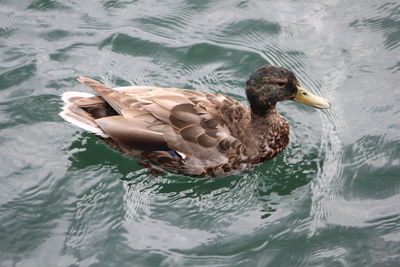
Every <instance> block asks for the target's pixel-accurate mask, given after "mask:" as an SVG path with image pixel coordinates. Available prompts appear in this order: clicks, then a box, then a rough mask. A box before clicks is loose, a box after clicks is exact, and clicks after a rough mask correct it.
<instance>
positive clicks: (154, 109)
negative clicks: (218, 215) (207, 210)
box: [60, 66, 297, 177]
mask: <svg viewBox="0 0 400 267" xmlns="http://www.w3.org/2000/svg"><path fill="white" fill-rule="evenodd" d="M268 67H269V68H268ZM268 67H267V69H265V67H264V69H263V68H260V69H259V70H258V71H257V72H256V73H255V74H253V75H252V76H251V77H250V79H249V80H248V82H247V89H246V93H247V96H248V99H249V102H250V106H246V105H244V104H242V103H240V102H238V101H236V100H234V99H232V98H231V97H229V96H226V95H222V94H212V93H206V92H200V91H196V90H189V89H178V88H162V87H153V86H128V87H120V88H115V89H113V88H110V87H107V86H105V85H103V84H101V83H99V82H97V81H95V80H92V79H90V78H86V77H80V78H79V79H78V81H80V82H82V83H84V84H85V85H87V86H89V87H91V88H92V89H93V90H94V91H95V92H96V93H97V94H98V95H97V96H95V95H91V94H86V93H81V92H66V93H64V94H63V96H62V99H63V101H64V102H65V105H64V107H63V111H62V112H61V113H60V115H61V117H63V118H64V119H65V120H66V121H68V122H70V123H72V124H75V125H77V126H79V127H81V128H83V129H85V130H88V131H90V132H92V133H94V134H96V135H97V136H98V137H99V138H101V140H102V141H104V142H105V143H107V144H109V145H110V146H112V147H113V148H116V149H118V150H120V151H123V152H125V153H128V154H131V155H134V156H136V157H139V158H141V159H144V160H145V161H146V162H147V163H150V164H152V165H156V166H159V167H161V168H163V169H165V170H167V171H170V172H174V173H181V174H184V175H189V176H195V177H219V176H226V175H229V174H233V173H238V172H242V171H244V170H246V169H249V168H251V167H252V166H255V165H258V164H260V163H262V162H264V161H265V160H268V159H271V158H273V157H275V156H276V155H277V154H279V153H280V152H281V151H282V150H283V149H284V148H285V147H286V146H287V144H288V142H289V125H288V122H287V120H286V119H285V118H284V117H283V116H281V115H280V114H279V112H278V111H277V110H276V107H275V104H276V102H277V101H280V100H282V99H280V98H284V99H283V100H289V99H293V98H295V97H296V93H297V84H296V82H297V81H295V82H294V81H292V83H293V84H290V81H289V80H290V79H288V77H289V78H292V79H293V78H294V75H293V74H292V73H291V72H289V71H287V70H285V69H282V68H279V67H275V66H272V67H271V66H268ZM271 68H272V69H271ZM266 70H267V74H266V73H265V71H266ZM268 70H269V71H268ZM271 70H272V71H277V72H279V73H280V74H281V75H283V76H285V77H286V76H287V77H286V78H285V77H284V78H285V79H283V80H285V83H287V84H288V85H290V86H292V87H293V88H285V89H284V90H278V89H282V88H281V87H282V83H281V82H277V80H279V81H281V80H282V79H280V78H279V74H278V75H276V74H274V75H272V76H273V77H275V78H274V79H275V80H274V81H273V82H274V84H277V90H278V91H277V92H278V93H277V92H274V91H273V88H269V87H271V86H270V85H271V84H269V85H268V83H270V81H269V82H267V84H265V82H263V80H265V77H270V78H271V77H272V76H271V75H270V74H268V73H271ZM281 70H283V72H282V71H281ZM289 74H291V75H289ZM273 77H272V78H273ZM277 77H278V78H277ZM294 79H295V78H294ZM278 83H279V84H278ZM266 85H268V86H267V87H268V88H264V89H263V88H260V86H261V87H262V86H264V87H265V86H266ZM281 91H287V92H284V93H282V92H281ZM265 92H267V94H266V93H265ZM271 92H272V93H271ZM275 98H276V99H275Z"/></svg>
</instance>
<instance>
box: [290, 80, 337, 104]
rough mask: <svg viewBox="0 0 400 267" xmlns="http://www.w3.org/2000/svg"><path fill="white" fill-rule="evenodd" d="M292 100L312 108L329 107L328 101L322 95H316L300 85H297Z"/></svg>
mask: <svg viewBox="0 0 400 267" xmlns="http://www.w3.org/2000/svg"><path fill="white" fill-rule="evenodd" d="M293 100H294V101H297V102H300V103H303V104H306V105H309V106H312V107H314V108H321V109H323V108H330V107H331V104H329V101H328V100H327V99H325V98H323V97H319V96H316V95H314V94H312V93H310V92H309V91H307V90H306V89H305V88H303V87H301V86H300V85H298V86H297V93H296V96H295V97H294V99H293Z"/></svg>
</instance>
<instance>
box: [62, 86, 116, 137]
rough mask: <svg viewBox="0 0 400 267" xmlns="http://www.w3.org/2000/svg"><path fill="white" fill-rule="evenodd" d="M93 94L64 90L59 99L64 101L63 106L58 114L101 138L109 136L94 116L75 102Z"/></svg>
mask: <svg viewBox="0 0 400 267" xmlns="http://www.w3.org/2000/svg"><path fill="white" fill-rule="evenodd" d="M92 97H94V95H92V94H88V93H83V92H72V91H69V92H65V93H63V95H62V97H61V99H62V100H63V101H64V106H63V107H62V111H61V112H60V113H59V115H60V116H61V117H62V118H63V119H64V120H66V121H67V122H69V123H71V124H73V125H75V126H78V127H79V128H82V129H84V130H86V131H89V132H91V133H93V134H95V135H98V136H100V137H103V138H108V137H109V136H108V135H107V134H106V133H105V132H104V131H103V130H102V129H101V128H100V127H99V126H98V125H97V123H96V121H95V120H96V118H95V117H93V115H92V114H90V113H88V112H87V111H85V110H84V109H83V108H81V107H80V106H79V105H77V104H76V103H79V102H84V101H85V100H86V99H89V98H92Z"/></svg>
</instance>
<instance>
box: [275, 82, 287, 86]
mask: <svg viewBox="0 0 400 267" xmlns="http://www.w3.org/2000/svg"><path fill="white" fill-rule="evenodd" d="M276 84H277V85H278V86H280V87H282V86H284V85H285V83H284V82H277V83H276Z"/></svg>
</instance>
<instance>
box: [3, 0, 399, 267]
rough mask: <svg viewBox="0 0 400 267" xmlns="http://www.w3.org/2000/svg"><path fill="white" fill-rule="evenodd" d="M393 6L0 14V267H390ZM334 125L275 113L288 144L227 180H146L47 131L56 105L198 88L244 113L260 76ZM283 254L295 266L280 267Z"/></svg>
mask: <svg viewBox="0 0 400 267" xmlns="http://www.w3.org/2000/svg"><path fill="white" fill-rule="evenodd" d="M399 10H400V5H399V3H398V2H396V1H386V2H385V3H376V2H374V1H364V2H362V3H357V4H355V3H352V2H351V1H350V2H349V1H328V2H324V3H319V2H309V3H304V2H299V1H291V0H285V1H280V2H269V1H268V2H267V1H233V2H232V1H229V2H228V1H224V0H221V1H201V2H199V1H189V0H171V1H166V2H160V1H153V0H150V1H119V0H112V1H99V2H96V1H91V2H82V3H81V2H77V1H64V0H50V1H49V0H31V1H25V2H24V1H2V2H1V3H0V39H1V41H0V43H1V45H0V55H1V58H2V61H1V64H0V144H1V145H0V155H1V163H0V170H1V175H0V183H1V184H0V185H1V186H0V225H1V226H0V240H1V241H0V265H1V266H3V265H4V266H12V265H29V266H31V265H35V266H36V265H37V266H40V265H43V264H45V265H51V266H53V265H63V266H64V265H65V266H68V265H79V266H88V265H91V264H98V265H100V266H110V265H116V266H132V265H135V266H184V265H187V266H192V265H196V266H199V265H206V266H210V265H211V266H216V265H218V266H256V265H259V266H311V265H317V266H327V265H328V266H330V265H338V266H374V265H377V264H378V263H379V264H384V265H388V266H390V265H392V266H395V265H396V264H397V263H398V262H399V261H400V258H399V255H400V249H399V246H398V242H399V241H400V234H399V233H400V231H399V227H398V225H399V216H398V213H399V210H398V208H397V207H398V206H399V205H398V204H399V203H398V202H399V194H400V184H399V180H398V179H397V176H398V173H399V171H400V170H399V166H400V164H399V159H398V158H399V154H400V146H399V142H398V140H399V137H400V136H399V123H398V122H399V121H400V117H399V116H400V112H399V108H398V107H399V105H398V102H399V100H400V93H399V90H397V88H398V84H400V78H399V76H398V75H397V73H398V72H399V69H400V67H399V66H400V63H399V62H400V60H399V57H398V54H399V51H398V50H399V44H400V34H399V25H400V24H399V21H400V17H399V16H400V13H399ZM267 63H269V64H277V65H281V66H284V67H286V68H289V69H291V70H293V71H294V72H295V73H296V74H297V76H298V79H299V81H300V82H301V84H302V85H303V86H304V87H306V88H308V89H309V90H311V91H312V92H314V93H316V94H317V95H321V96H324V97H327V98H328V99H330V101H331V103H332V109H330V110H327V111H319V110H313V109H310V108H309V107H306V106H303V105H300V104H297V103H289V102H288V103H280V104H279V110H280V111H281V112H282V113H283V114H284V116H285V117H286V118H287V119H288V120H289V123H290V125H291V136H290V138H291V143H290V145H289V147H288V148H287V150H286V151H285V152H284V153H282V154H281V155H280V156H278V157H277V158H275V159H274V160H272V161H270V162H267V163H265V164H263V165H262V166H260V167H258V168H255V169H254V170H251V171H249V172H247V173H244V174H240V175H234V176H230V177H225V178H222V179H193V178H190V177H184V176H179V175H173V174H165V175H157V174H153V173H151V172H150V171H148V170H147V169H144V168H142V167H141V166H140V165H139V164H138V162H137V160H135V159H131V158H128V157H124V156H123V155H122V154H121V153H119V152H117V151H114V150H112V149H110V148H108V147H107V146H105V145H104V144H103V143H102V142H101V141H99V140H98V139H97V138H96V137H93V136H91V135H90V134H88V133H84V132H82V131H80V130H78V129H76V128H74V127H72V126H70V125H68V124H66V123H64V122H62V120H61V119H60V118H59V117H58V115H57V114H58V112H59V108H60V105H61V101H60V99H59V95H60V94H61V93H63V92H65V91H68V90H89V89H88V88H84V87H83V86H81V85H78V83H77V82H76V81H75V78H76V77H77V76H79V75H87V76H90V77H93V78H96V79H99V80H101V81H103V82H104V83H106V84H109V85H112V86H124V85H129V84H145V85H158V86H176V87H185V88H195V89H199V90H202V91H209V92H219V93H224V94H228V95H230V96H232V97H234V98H236V99H238V100H239V101H242V102H244V103H245V102H246V100H245V94H244V89H243V88H244V82H245V81H246V79H247V77H248V75H249V74H250V73H252V72H253V71H254V70H255V69H256V68H258V67H259V66H262V65H264V64H267ZM288 255H290V256H289V257H288Z"/></svg>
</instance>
